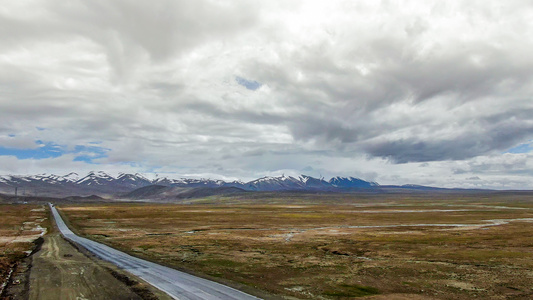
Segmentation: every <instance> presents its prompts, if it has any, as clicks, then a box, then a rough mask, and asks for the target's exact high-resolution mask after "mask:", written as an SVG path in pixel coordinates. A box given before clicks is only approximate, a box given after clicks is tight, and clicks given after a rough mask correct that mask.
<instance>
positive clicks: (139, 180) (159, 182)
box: [0, 171, 380, 197]
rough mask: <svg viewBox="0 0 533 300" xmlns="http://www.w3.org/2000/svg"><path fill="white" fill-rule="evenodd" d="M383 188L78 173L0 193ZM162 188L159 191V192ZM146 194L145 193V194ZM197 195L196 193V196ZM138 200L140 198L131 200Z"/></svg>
mask: <svg viewBox="0 0 533 300" xmlns="http://www.w3.org/2000/svg"><path fill="white" fill-rule="evenodd" d="M379 186H380V185H379V184H377V183H376V182H369V181H365V180H362V179H359V178H354V177H333V178H331V179H330V180H329V181H326V180H324V179H322V178H313V177H311V176H307V175H300V176H299V177H292V176H285V175H282V176H276V177H262V178H258V179H255V180H252V181H249V182H242V181H231V182H226V181H222V180H212V179H191V178H181V179H171V178H166V177H164V178H156V179H148V178H146V177H145V176H143V175H142V174H138V173H136V174H126V173H121V174H119V175H118V176H116V177H114V176H112V175H109V174H107V173H105V172H102V171H99V172H89V173H88V174H87V175H85V176H80V175H79V174H77V173H74V172H72V173H69V174H66V175H63V176H59V175H53V174H51V175H48V174H39V175H30V176H17V175H4V176H0V193H4V194H15V193H17V194H18V195H20V196H22V195H28V196H29V195H33V196H52V197H53V196H61V197H65V196H88V195H99V196H123V195H128V194H131V193H133V195H136V194H139V195H141V194H142V193H143V190H140V191H139V192H137V193H135V190H137V189H142V188H147V189H149V188H152V192H154V191H155V190H159V191H162V190H163V187H166V188H167V192H168V188H174V189H175V191H176V188H178V189H180V191H188V193H190V192H193V190H191V189H199V188H203V189H210V192H208V194H209V193H218V192H222V191H223V192H224V193H226V192H237V191H258V192H264V191H268V192H274V191H309V192H320V191H322V192H349V191H356V190H362V189H367V190H371V189H376V188H378V187H379ZM158 187H159V188H158ZM197 191H198V190H197ZM144 192H146V189H145V190H144ZM193 193H194V192H193ZM132 197H138V196H132Z"/></svg>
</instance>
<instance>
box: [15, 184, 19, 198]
mask: <svg viewBox="0 0 533 300" xmlns="http://www.w3.org/2000/svg"><path fill="white" fill-rule="evenodd" d="M18 191H19V187H18V186H16V187H15V197H17V196H18Z"/></svg>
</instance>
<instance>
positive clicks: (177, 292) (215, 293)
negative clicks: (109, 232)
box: [50, 204, 260, 300]
mask: <svg viewBox="0 0 533 300" xmlns="http://www.w3.org/2000/svg"><path fill="white" fill-rule="evenodd" d="M50 209H51V210H52V214H53V215H54V218H55V220H56V223H57V227H58V228H59V231H60V232H61V234H62V235H63V236H64V237H65V238H66V239H68V240H71V241H72V242H75V243H77V244H78V245H81V246H83V247H84V248H86V249H87V250H89V251H91V252H92V253H94V254H95V255H96V256H98V257H100V258H101V259H103V260H106V261H109V262H111V263H113V264H115V265H117V266H118V267H119V268H121V269H123V270H125V271H127V272H129V273H131V274H134V275H136V276H138V277H140V278H142V279H143V280H145V281H146V282H148V283H149V284H151V285H153V286H155V287H156V288H158V289H160V290H162V291H163V292H165V293H167V294H168V295H170V296H171V297H172V298H174V299H180V300H189V299H190V300H204V299H205V300H211V299H213V300H215V299H228V300H232V299H235V300H237V299H238V300H252V299H254V300H257V299H260V298H257V297H254V296H251V295H248V294H246V293H244V292H241V291H239V290H236V289H233V288H231V287H228V286H225V285H222V284H219V283H216V282H213V281H210V280H207V279H203V278H200V277H196V276H193V275H190V274H187V273H183V272H180V271H178V270H174V269H171V268H168V267H165V266H161V265H158V264H155V263H152V262H149V261H146V260H143V259H140V258H137V257H133V256H131V255H128V254H126V253H124V252H121V251H118V250H115V249H113V248H111V247H108V246H106V245H103V244H100V243H97V242H95V241H91V240H89V239H86V238H82V237H80V236H77V235H76V234H74V233H73V232H72V231H71V230H70V229H69V228H68V227H67V225H66V224H65V222H64V221H63V219H62V218H61V216H60V215H59V213H58V212H57V209H56V208H55V207H54V206H53V205H52V204H50Z"/></svg>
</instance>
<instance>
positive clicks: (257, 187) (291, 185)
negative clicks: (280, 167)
mask: <svg viewBox="0 0 533 300" xmlns="http://www.w3.org/2000/svg"><path fill="white" fill-rule="evenodd" d="M304 187H305V182H303V181H302V180H301V179H296V178H294V177H292V176H285V175H281V176H278V177H262V178H259V179H256V180H253V181H250V182H248V183H246V184H244V189H245V190H250V191H283V190H301V189H303V188H304Z"/></svg>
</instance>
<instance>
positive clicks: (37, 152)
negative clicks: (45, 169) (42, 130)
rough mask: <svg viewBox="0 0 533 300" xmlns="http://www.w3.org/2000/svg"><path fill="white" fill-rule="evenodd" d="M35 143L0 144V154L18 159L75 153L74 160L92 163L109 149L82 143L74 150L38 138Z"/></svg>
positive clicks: (44, 157) (105, 155) (103, 155)
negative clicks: (21, 146)
mask: <svg viewBox="0 0 533 300" xmlns="http://www.w3.org/2000/svg"><path fill="white" fill-rule="evenodd" d="M35 144H37V145H38V147H36V148H35V149H18V148H7V147H2V146H0V156H15V157H16V158H18V159H46V158H56V157H60V156H63V155H65V154H75V155H76V156H75V158H74V161H83V162H86V163H92V160H93V159H98V158H103V157H107V152H109V151H110V150H111V149H107V148H103V147H97V146H83V145H77V146H75V147H74V150H67V147H66V146H62V145H58V144H54V143H49V142H43V141H40V140H37V141H35Z"/></svg>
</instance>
